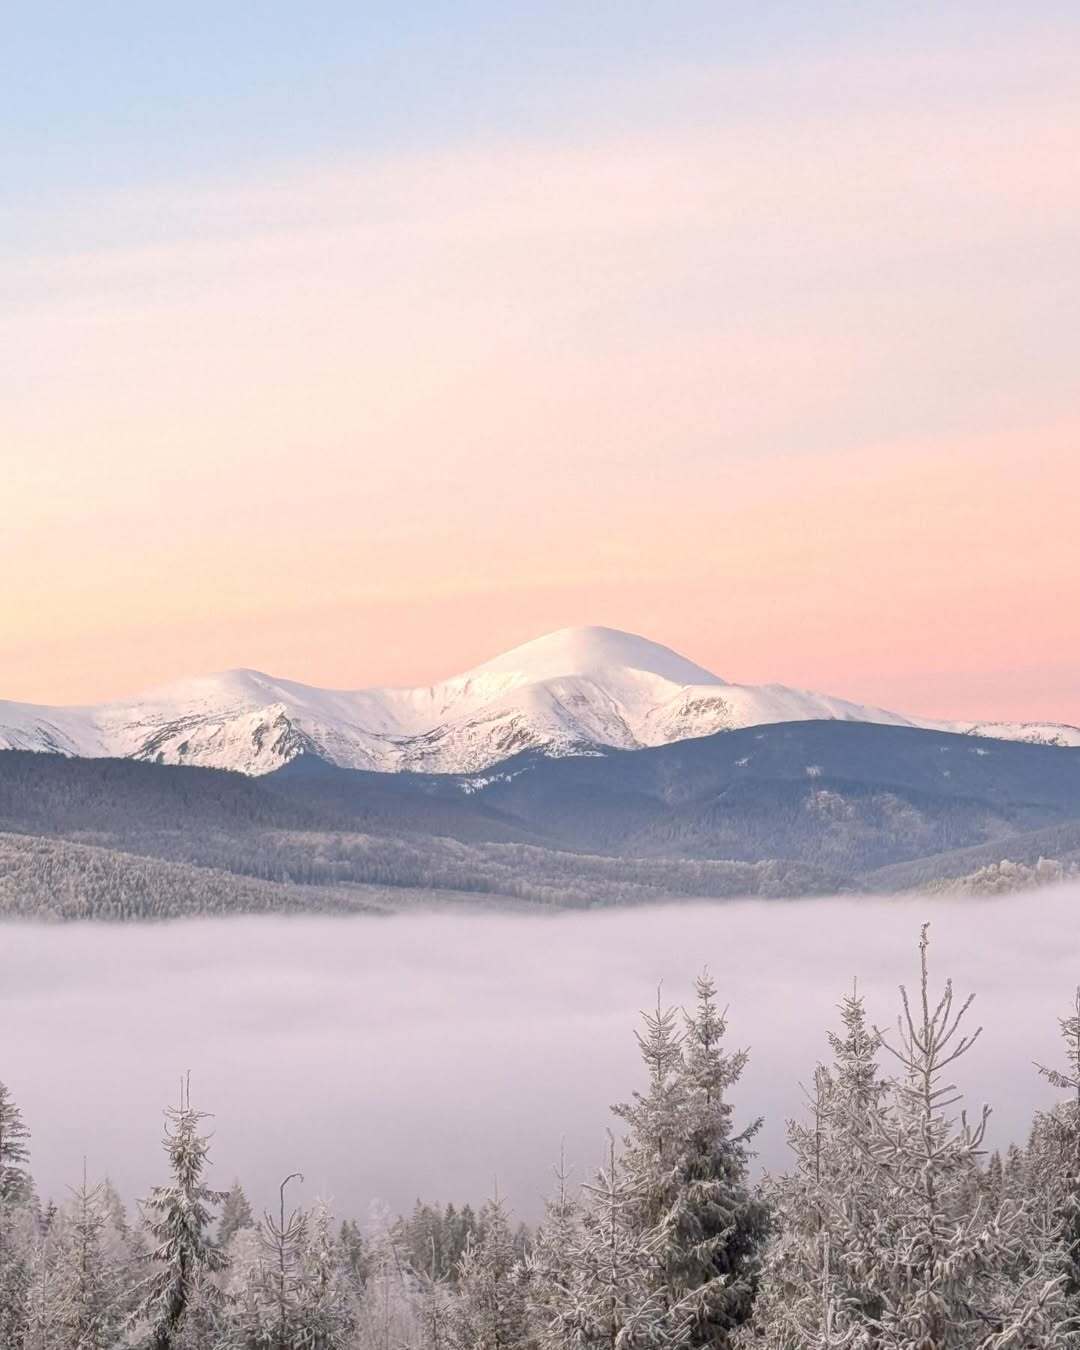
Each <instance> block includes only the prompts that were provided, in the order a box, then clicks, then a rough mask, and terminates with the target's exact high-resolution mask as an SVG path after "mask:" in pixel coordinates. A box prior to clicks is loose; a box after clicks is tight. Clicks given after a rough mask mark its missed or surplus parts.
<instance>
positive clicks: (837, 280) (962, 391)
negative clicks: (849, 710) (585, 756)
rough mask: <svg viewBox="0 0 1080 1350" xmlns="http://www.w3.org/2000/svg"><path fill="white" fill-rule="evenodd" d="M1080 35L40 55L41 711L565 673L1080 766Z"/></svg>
mask: <svg viewBox="0 0 1080 1350" xmlns="http://www.w3.org/2000/svg"><path fill="white" fill-rule="evenodd" d="M1078 60H1080V16H1078V15H1077V12H1076V9H1075V6H1074V5H1065V4H1057V3H1034V4H1031V5H1028V6H1024V7H1021V6H1019V5H1005V4H1002V5H987V4H986V3H985V0H980V2H979V3H968V2H967V0H958V3H956V4H953V5H950V6H948V7H945V9H943V8H942V7H941V6H936V5H931V4H925V3H909V4H904V5H900V4H893V3H880V2H876V0H868V2H866V0H864V3H860V4H854V3H851V4H844V3H822V4H817V5H809V4H805V3H782V2H779V0H775V2H773V3H769V2H768V0H763V3H760V4H756V5H752V6H751V5H745V6H732V5H716V4H715V3H700V4H699V3H687V2H684V0H672V3H670V4H668V5H664V6H658V5H655V4H644V3H634V2H633V0H629V2H627V0H623V2H622V3H619V4H614V3H607V0H597V2H596V3H593V4H589V5H586V6H582V5H579V4H569V3H561V2H560V0H554V2H553V3H549V4H546V5H543V6H540V5H524V6H523V5H515V4H506V3H500V4H495V3H493V0H482V2H481V3H458V4H455V5H453V6H451V5H448V4H440V3H433V2H429V3H414V4H411V5H408V6H402V5H400V4H399V5H389V4H383V3H378V2H373V3H370V4H364V5H355V4H346V3H336V2H325V3H320V4H316V5H312V6H304V7H297V6H295V5H292V4H284V3H278V2H276V0H269V2H267V3H261V4H258V5H243V6H240V5H224V6H223V5H219V4H210V3H204V2H203V0H189V3H186V4H184V5H179V4H173V3H169V2H168V0H166V2H164V3H161V4H155V5H153V6H146V5H142V4H136V3H134V0H102V3H100V4H97V5H94V6H75V5H71V4H67V3H64V4H49V3H42V4H39V5H35V6H21V7H20V12H19V13H17V14H16V15H14V16H13V18H12V20H11V21H10V22H9V23H8V25H7V27H6V29H5V41H4V44H3V51H2V52H0V119H2V124H3V125H4V128H5V134H4V137H3V138H2V140H0V175H2V181H3V182H4V184H5V189H4V193H3V195H2V197H0V474H2V476H0V490H2V492H3V500H4V506H5V510H4V511H3V515H2V517H0V577H2V578H3V579H4V583H5V584H4V585H3V586H0V697H5V698H13V699H19V700H28V701H37V702H63V703H79V702H89V701H97V700H100V699H105V698H110V697H120V696H122V695H126V694H130V693H132V692H135V691H137V690H139V689H142V688H145V687H148V686H152V685H154V684H158V683H162V682H165V681H167V680H171V679H174V678H178V677H181V676H184V675H187V674H192V673H198V672H202V671H209V670H220V669H225V668H229V667H234V666H248V667H255V668H257V669H262V670H266V671H269V672H270V673H273V674H277V675H280V676H287V677H291V678H294V679H298V680H302V681H306V682H309V683H314V684H321V685H328V686H333V687H339V688H350V687H359V686H364V685H369V684H386V683H391V684H395V683H396V684H410V685H413V684H421V683H427V682H429V681H431V680H435V679H438V678H440V677H443V676H446V675H449V674H451V673H455V672H457V671H460V670H464V669H466V668H468V667H470V666H472V665H474V664H477V663H478V662H480V661H482V660H484V659H486V658H488V657H490V656H492V655H494V654H495V653H497V652H499V651H500V650H503V649H505V648H507V647H510V646H513V645H514V644H516V643H519V642H522V641H526V640H528V639H530V638H532V637H535V636H537V635H539V634H541V633H544V632H546V631H550V630H552V629H556V628H560V627H564V626H569V625H576V624H588V623H596V624H604V625H608V626H611V627H616V628H624V629H627V630H630V631H632V632H638V633H642V634H644V635H646V636H648V637H651V638H653V639H655V640H657V641H660V642H664V643H666V644H668V645H669V646H672V647H675V648H676V649H677V650H680V651H682V652H683V653H684V654H686V655H687V656H688V657H690V658H692V659H693V660H695V661H697V662H699V663H700V664H702V665H704V666H706V667H708V668H710V669H712V670H713V671H715V672H716V673H717V674H719V675H721V676H723V677H725V678H728V679H731V680H737V681H744V682H758V681H769V680H777V681H782V682H785V683H789V684H795V685H799V686H803V687H807V688H814V689H818V690H821V691H824V692H829V693H833V694H837V695H845V696H848V697H853V698H856V699H858V700H860V701H866V702H872V703H874V704H878V705H883V706H887V707H888V706H891V707H893V708H896V709H899V710H901V711H905V712H910V713H915V714H923V715H929V716H959V717H964V716H966V717H973V718H974V717H979V718H984V717H1001V718H1013V717H1015V718H1052V719H1059V720H1065V721H1073V722H1080V679H1078V674H1080V607H1078V605H1077V603H1076V598H1077V595H1078V594H1080V547H1078V546H1077V539H1076V524H1075V522H1076V517H1077V504H1078V502H1080V434H1078V433H1080V407H1078V400H1077V395H1076V389H1077V377H1076V371H1077V364H1078V362H1077V358H1078V355H1080V269H1077V267H1076V265H1075V260H1076V255H1077V247H1078V244H1080V239H1078V235H1080V93H1078V91H1077V84H1076V79H1075V72H1076V69H1077V62H1078Z"/></svg>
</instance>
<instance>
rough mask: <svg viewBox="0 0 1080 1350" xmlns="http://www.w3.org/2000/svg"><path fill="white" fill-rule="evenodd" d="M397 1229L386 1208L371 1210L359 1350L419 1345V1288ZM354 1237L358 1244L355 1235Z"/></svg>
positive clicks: (391, 1349)
mask: <svg viewBox="0 0 1080 1350" xmlns="http://www.w3.org/2000/svg"><path fill="white" fill-rule="evenodd" d="M397 1228H398V1226H397V1225H396V1224H395V1223H394V1222H393V1221H392V1218H391V1216H390V1214H389V1212H388V1211H387V1209H386V1207H385V1206H384V1205H382V1204H377V1205H373V1206H372V1210H371V1214H370V1216H369V1218H368V1222H367V1224H366V1227H365V1231H364V1237H363V1250H362V1254H361V1255H362V1261H363V1281H362V1291H363V1292H362V1297H361V1299H360V1307H359V1312H358V1326H357V1336H356V1341H357V1345H358V1347H359V1350H399V1347H401V1346H411V1345H415V1344H417V1343H418V1342H419V1341H420V1330H419V1327H420V1321H419V1314H418V1305H419V1289H420V1284H419V1281H418V1279H417V1277H416V1273H415V1272H414V1271H413V1270H412V1269H411V1268H410V1266H409V1264H408V1261H407V1260H406V1259H405V1256H404V1253H403V1252H402V1250H401V1248H400V1246H399V1235H398V1231H397ZM351 1236H352V1239H353V1240H354V1241H355V1233H353V1234H352V1235H351Z"/></svg>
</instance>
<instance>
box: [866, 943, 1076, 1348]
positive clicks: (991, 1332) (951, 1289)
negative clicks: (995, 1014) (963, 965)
mask: <svg viewBox="0 0 1080 1350" xmlns="http://www.w3.org/2000/svg"><path fill="white" fill-rule="evenodd" d="M928 927H929V925H924V926H923V930H922V936H921V939H920V942H919V956H920V983H919V991H918V996H917V999H916V1001H915V1004H914V1007H913V1006H912V1002H911V1000H910V999H909V997H908V994H907V991H906V990H905V989H903V988H902V989H901V1000H902V1011H901V1016H900V1019H899V1022H898V1037H897V1040H896V1042H895V1043H894V1042H892V1041H890V1040H889V1039H888V1038H885V1037H883V1045H884V1046H885V1048H886V1049H887V1050H889V1051H890V1053H892V1054H893V1055H894V1056H895V1058H896V1060H897V1062H898V1065H899V1074H898V1076H897V1078H896V1079H895V1080H894V1083H893V1089H892V1094H891V1100H890V1101H889V1103H888V1104H887V1107H886V1109H885V1110H883V1111H881V1112H879V1113H878V1114H877V1115H876V1116H875V1117H874V1118H873V1120H872V1125H873V1134H872V1136H871V1139H870V1141H869V1145H868V1156H869V1157H870V1158H871V1160H872V1161H873V1163H874V1165H875V1166H876V1167H877V1168H878V1169H879V1171H880V1174H881V1178H882V1181H883V1183H884V1184H885V1186H886V1200H887V1208H886V1209H885V1212H884V1213H883V1215H882V1222H881V1224H880V1225H879V1227H878V1229H877V1232H876V1238H875V1252H874V1256H875V1263H874V1269H873V1275H874V1281H873V1283H874V1293H875V1295H876V1297H877V1298H878V1299H879V1300H880V1312H879V1313H878V1314H877V1315H876V1316H873V1317H868V1318H867V1325H868V1329H869V1331H870V1333H871V1334H870V1339H869V1342H868V1343H869V1344H870V1345H873V1346H875V1347H877V1348H878V1350H913V1348H914V1350H1005V1347H1024V1348H1025V1350H1034V1348H1035V1347H1040V1348H1041V1347H1046V1350H1049V1348H1050V1347H1052V1346H1060V1345H1062V1344H1063V1342H1062V1340H1061V1338H1060V1332H1061V1318H1062V1308H1061V1304H1060V1283H1059V1282H1058V1281H1056V1280H1055V1279H1054V1278H1053V1276H1052V1274H1051V1273H1050V1272H1049V1271H1047V1270H1045V1269H1037V1270H1035V1271H1033V1272H1032V1271H1026V1270H1025V1269H1024V1266H1025V1251H1024V1247H1025V1236H1026V1226H1027V1225H1026V1218H1025V1213H1024V1209H1023V1206H1021V1205H1018V1204H1016V1203H1014V1202H1011V1201H1009V1202H1003V1203H1002V1204H1001V1205H999V1206H998V1207H997V1208H996V1209H992V1208H991V1207H990V1206H989V1205H987V1204H985V1203H984V1201H983V1199H982V1198H980V1199H979V1200H977V1201H976V1203H975V1204H974V1205H972V1204H971V1203H970V1202H971V1196H972V1187H971V1185H970V1180H971V1176H972V1173H973V1171H974V1169H975V1168H976V1167H977V1166H978V1160H979V1157H980V1155H981V1153H982V1142H983V1138H984V1135H985V1132H986V1125H987V1120H988V1118H989V1108H988V1107H983V1109H982V1112H981V1114H980V1116H979V1119H978V1120H977V1122H976V1123H975V1124H971V1123H969V1121H968V1119H967V1117H966V1114H965V1113H964V1112H963V1111H961V1112H960V1113H959V1114H958V1115H957V1114H956V1113H955V1108H957V1107H959V1105H960V1103H961V1101H962V1096H961V1094H960V1093H959V1092H958V1090H957V1089H956V1087H955V1086H954V1084H953V1083H951V1082H950V1081H949V1080H948V1073H949V1070H950V1068H951V1066H952V1065H953V1064H955V1063H956V1061H957V1060H958V1059H960V1058H961V1057H962V1056H963V1055H964V1054H966V1053H967V1051H968V1050H970V1048H971V1046H972V1045H973V1044H974V1043H975V1040H976V1038H977V1037H978V1035H979V1031H978V1030H975V1031H974V1032H972V1033H971V1034H970V1035H969V1034H966V1033H965V1032H964V1031H963V1030H962V1027H963V1022H964V1017H965V1015H966V1013H967V1011H968V1008H969V1006H970V1003H971V998H970V997H969V998H968V999H967V1000H966V1001H965V1002H964V1003H963V1004H961V1005H960V1006H959V1007H957V1006H956V1003H955V1000H954V995H953V991H952V984H951V982H949V981H947V982H946V984H945V989H944V992H943V993H942V995H941V997H940V998H939V999H938V1000H937V1002H936V1003H935V1002H934V1001H933V999H932V997H931V994H930V988H929V972H928V968H927V948H928V945H929V938H928V935H927V930H928Z"/></svg>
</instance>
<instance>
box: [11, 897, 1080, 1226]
mask: <svg viewBox="0 0 1080 1350" xmlns="http://www.w3.org/2000/svg"><path fill="white" fill-rule="evenodd" d="M926 918H930V919H931V920H932V923H933V926H932V930H931V932H932V938H933V947H932V952H931V959H932V970H933V975H934V978H935V980H936V981H938V982H940V981H942V980H943V979H944V978H945V976H946V975H950V974H951V975H952V976H953V978H954V981H955V984H956V986H957V990H958V992H959V993H967V992H969V991H975V992H976V993H977V994H978V997H977V999H976V1002H975V1006H974V1009H973V1012H972V1017H973V1022H974V1023H976V1024H977V1023H983V1024H984V1025H985V1031H984V1033H983V1037H982V1039H981V1040H980V1042H979V1043H978V1045H977V1046H976V1048H975V1050H974V1051H973V1052H972V1053H971V1055H970V1057H969V1058H968V1059H966V1060H965V1061H964V1062H963V1063H962V1064H961V1065H960V1066H959V1067H958V1080H957V1081H958V1082H959V1085H960V1086H961V1087H962V1088H963V1089H964V1090H965V1091H966V1092H967V1094H968V1101H969V1104H977V1103H978V1102H980V1101H981V1100H983V1098H984V1097H985V1098H986V1099H988V1100H990V1101H991V1102H992V1103H993V1105H994V1108H995V1110H994V1117H993V1143H994V1144H1001V1145H1004V1144H1006V1143H1008V1142H1009V1140H1010V1139H1013V1138H1022V1137H1023V1136H1024V1134H1025V1132H1026V1129H1027V1122H1028V1120H1029V1117H1030V1114H1031V1111H1032V1110H1033V1109H1034V1108H1035V1107H1037V1106H1043V1105H1046V1104H1048V1103H1049V1102H1050V1101H1052V1100H1053V1093H1052V1092H1050V1091H1049V1090H1048V1089H1047V1087H1046V1085H1045V1084H1044V1083H1042V1082H1041V1081H1040V1080H1039V1079H1038V1078H1037V1076H1036V1073H1035V1070H1034V1068H1033V1067H1032V1061H1033V1060H1036V1059H1037V1060H1040V1061H1042V1062H1057V1059H1058V1057H1059V1056H1058V1049H1057V1039H1058V1038H1057V1024H1056V1018H1057V1016H1058V1015H1059V1014H1062V1013H1063V1012H1064V1011H1065V1010H1066V1009H1067V1007H1068V1005H1069V1004H1070V1002H1071V999H1072V993H1073V989H1074V987H1075V986H1076V984H1077V981H1078V978H1080V966H1078V962H1077V953H1078V950H1080V888H1076V887H1073V888H1064V889H1061V890H1059V891H1056V892H1054V893H1052V894H1036V895H1027V896H1012V897H1009V898H1004V899H1000V900H993V901H983V900H980V901H975V900H956V901H945V900H938V899H935V900H928V899H926V898H922V899H902V900H880V899H874V900H851V899H843V900H840V899H837V900H816V901H797V902H778V901H766V902H760V901H739V902H728V903H720V904H708V905H678V906H675V905H672V906H668V907H658V908H650V909H635V910H621V911H601V912H592V913H588V914H574V915H566V914H563V915H559V916H553V917H552V916H549V917H543V918H540V917H537V918H527V917H521V916H516V915H515V916H508V917H500V916H492V915H490V914H485V915H469V916H462V915H460V914H458V915H453V916H450V915H438V914H431V915H418V916H414V917H403V918H395V919H390V920H380V919H355V920H333V919H297V920H262V919H237V920H223V921H206V922H202V921H199V922H185V923H178V924H172V925H161V926H146V927H135V926H132V927H126V928H119V927H96V926H69V927H62V928H61V927H36V926H14V925H11V926H6V927H3V928H0V1025H2V1028H3V1031H2V1036H0V1080H3V1081H5V1082H6V1083H7V1084H8V1085H9V1087H10V1088H11V1090H12V1092H13V1094H14V1096H15V1098H16V1100H17V1101H18V1102H19V1103H20V1105H21V1106H22V1108H23V1112H24V1115H25V1117H26V1120H27V1123H28V1124H29V1126H30V1128H31V1130H32V1132H33V1140H32V1143H33V1168H34V1173H35V1176H36V1177H37V1180H38V1183H39V1186H40V1188H41V1189H42V1191H43V1192H45V1193H47V1194H52V1195H60V1194H62V1192H63V1188H64V1186H65V1185H66V1184H67V1183H69V1182H74V1181H75V1180H76V1179H77V1177H78V1175H79V1173H80V1168H81V1165H82V1162H81V1160H82V1156H83V1154H84V1153H85V1154H87V1155H88V1161H89V1168H90V1171H91V1173H92V1174H93V1175H100V1174H103V1173H108V1174H109V1175H111V1176H112V1177H113V1179H114V1180H115V1181H116V1182H117V1184H118V1185H119V1186H120V1188H121V1189H122V1191H123V1192H124V1193H125V1195H128V1196H132V1195H143V1194H145V1193H146V1190H147V1188H148V1187H149V1186H150V1185H151V1184H153V1183H154V1182H155V1181H157V1180H159V1179H161V1175H162V1172H163V1162H164V1159H163V1157H162V1155H161V1150H160V1144H159V1133H160V1131H159V1125H160V1109H161V1107H162V1106H163V1105H165V1104H166V1103H167V1102H168V1101H169V1100H171V1099H172V1098H173V1097H175V1094H176V1085H177V1082H178V1079H179V1076H180V1074H181V1072H182V1071H184V1070H186V1069H188V1068H190V1069H191V1070H192V1074H193V1097H194V1099H195V1101H196V1103H197V1104H198V1105H199V1106H201V1107H203V1108H205V1109H206V1110H208V1111H212V1112H214V1113H215V1121H214V1128H215V1131H216V1138H215V1142H214V1146H213V1154H212V1158H213V1163H214V1167H213V1174H214V1179H215V1180H216V1181H217V1182H218V1183H219V1184H223V1185H224V1184H228V1183H229V1182H230V1181H231V1180H232V1178H233V1176H234V1175H239V1176H241V1177H242V1179H243V1180H244V1182H245V1185H246V1186H247V1187H248V1190H249V1193H250V1194H252V1196H253V1197H255V1198H257V1199H258V1200H259V1201H260V1202H261V1201H263V1200H264V1199H265V1198H267V1197H268V1196H269V1195H270V1194H271V1191H272V1188H273V1187H274V1186H275V1185H276V1182H277V1180H278V1179H279V1178H280V1177H281V1176H283V1175H284V1174H285V1173H287V1172H289V1171H292V1170H294V1169H297V1168H299V1169H302V1170H303V1171H304V1173H305V1174H306V1176H307V1178H308V1184H307V1188H306V1189H307V1192H308V1197H309V1198H311V1197H312V1196H313V1195H314V1194H315V1193H316V1192H320V1193H322V1194H324V1195H328V1196H330V1197H331V1198H332V1200H333V1202H334V1204H335V1206H336V1208H337V1209H338V1210H339V1211H340V1212H343V1213H345V1212H347V1213H354V1214H357V1215H363V1213H364V1212H365V1211H366V1209H367V1206H368V1204H369V1202H370V1201H371V1200H372V1199H373V1198H376V1197H377V1198H381V1199H383V1200H385V1201H387V1202H388V1203H389V1204H390V1205H391V1206H392V1207H394V1208H402V1207H408V1206H411V1203H412V1201H413V1199H414V1198H415V1197H417V1196H422V1197H424V1198H426V1199H429V1200H442V1201H446V1200H450V1199H454V1200H456V1201H461V1200H465V1199H470V1200H472V1201H474V1202H475V1201H478V1200H481V1199H482V1198H483V1197H484V1196H485V1195H486V1194H487V1193H489V1192H490V1191H491V1189H492V1187H493V1185H494V1184H495V1179H496V1178H497V1179H498V1184H499V1188H500V1190H501V1191H503V1192H505V1193H507V1194H508V1195H509V1196H510V1198H511V1200H512V1202H513V1204H514V1206H515V1208H516V1210H517V1212H518V1213H519V1214H520V1215H521V1216H523V1217H526V1218H533V1217H536V1216H537V1214H538V1212H539V1208H540V1196H541V1194H542V1192H543V1191H544V1190H545V1188H546V1186H547V1183H548V1177H549V1168H550V1163H551V1161H552V1159H554V1158H555V1157H556V1156H557V1155H558V1152H559V1147H560V1140H561V1139H562V1138H563V1137H565V1140H566V1148H567V1155H568V1157H569V1158H570V1159H572V1160H573V1161H574V1163H575V1165H576V1175H577V1176H578V1177H581V1176H582V1175H583V1174H584V1173H586V1172H587V1171H588V1170H589V1169H590V1168H591V1167H592V1166H593V1165H594V1164H595V1163H596V1162H597V1161H598V1160H599V1157H600V1154H601V1150H602V1147H603V1143H604V1131H605V1128H606V1127H607V1125H608V1123H609V1120H610V1117H609V1115H608V1110H607V1108H608V1105H609V1103H611V1102H613V1101H617V1100H620V1099H623V1098H625V1097H627V1096H628V1095H629V1093H630V1092H631V1091H632V1090H633V1089H634V1087H636V1086H638V1085H639V1084H640V1081H641V1073H640V1069H639V1065H638V1062H637V1057H636V1049H635V1045H634V1040H633V1030H634V1026H635V1019H636V1016H637V1012H638V1009H640V1008H641V1007H644V1006H647V1005H648V1004H650V1002H652V1001H654V1000H655V990H656V985H657V982H658V981H660V980H663V982H664V989H663V992H664V997H665V999H666V1000H668V1001H671V1002H684V1001H686V1000H687V999H688V997H689V996H690V992H691V984H692V979H693V976H694V974H695V973H696V972H697V971H698V970H699V969H700V968H701V967H702V966H703V965H705V964H708V966H709V967H710V969H711V970H712V972H713V974H714V975H715V976H716V978H717V980H718V983H719V985H720V989H721V996H722V998H724V999H725V1000H727V1001H729V1003H730V1036H731V1042H732V1044H733V1045H743V1044H749V1045H750V1046H751V1047H752V1055H751V1061H750V1066H749V1068H748V1070H747V1072H746V1075H745V1078H744V1080H743V1082H742V1083H741V1084H740V1086H739V1089H738V1093H737V1108H738V1118H739V1119H741V1120H744V1121H745V1120H749V1119H750V1118H752V1117H754V1116H757V1115H764V1116H765V1118H766V1124H765V1128H764V1130H763V1131H762V1134H761V1136H760V1156H761V1161H762V1162H763V1163H764V1164H765V1165H766V1166H769V1167H773V1168H775V1167H781V1166H783V1164H784V1161H785V1149H784V1143H783V1136H784V1119H785V1117H786V1116H787V1115H790V1114H791V1113H792V1112H795V1111H797V1110H798V1109H799V1100H800V1091H799V1087H798V1083H799V1080H800V1079H801V1080H803V1081H805V1080H806V1079H807V1077H808V1075H809V1074H810V1073H811V1071H812V1069H813V1066H814V1063H815V1062H816V1060H817V1059H818V1058H820V1057H822V1056H823V1055H824V1054H825V1053H826V1049H827V1047H826V1043H825V1031H826V1029H827V1028H828V1027H830V1026H832V1025H834V1024H835V1022H836V1017H835V1012H834V1009H835V1005H836V1003H837V1002H838V1000H839V999H840V997H841V996H842V995H843V994H844V993H845V992H846V991H847V990H848V989H849V988H850V986H851V981H852V978H853V977H856V976H857V977H858V980H859V986H860V988H861V989H862V990H863V991H864V992H865V994H866V997H867V1001H868V1006H869V1008H870V1011H871V1014H872V1016H873V1018H874V1019H875V1020H876V1021H877V1022H878V1024H879V1025H882V1026H886V1025H892V1024H893V1022H894V1020H895V1015H896V1012H897V1009H898V999H897V994H896V986H897V985H898V984H899V983H900V982H901V981H906V982H908V984H909V985H910V984H911V983H913V982H914V979H915V975H916V942H917V938H918V930H919V924H920V922H921V921H922V920H924V919H926Z"/></svg>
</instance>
